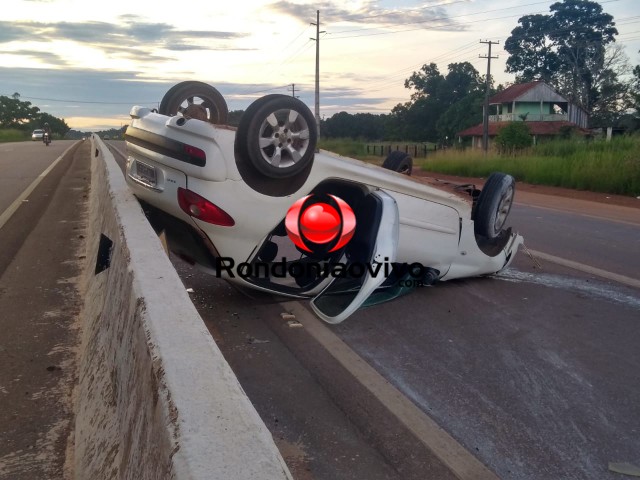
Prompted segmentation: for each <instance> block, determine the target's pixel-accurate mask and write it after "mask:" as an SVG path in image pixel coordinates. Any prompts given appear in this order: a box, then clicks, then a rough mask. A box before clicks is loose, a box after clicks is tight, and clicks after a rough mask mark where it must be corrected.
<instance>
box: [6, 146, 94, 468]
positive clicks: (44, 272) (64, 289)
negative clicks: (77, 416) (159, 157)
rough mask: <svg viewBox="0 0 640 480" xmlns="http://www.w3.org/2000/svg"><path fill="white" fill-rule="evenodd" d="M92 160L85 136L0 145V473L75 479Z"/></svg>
mask: <svg viewBox="0 0 640 480" xmlns="http://www.w3.org/2000/svg"><path fill="white" fill-rule="evenodd" d="M63 152H66V153H65V154H64V156H61V155H62V154H63ZM59 157H61V158H59ZM58 158H59V160H57V159H58ZM89 165H90V152H89V148H88V143H87V144H84V145H83V144H77V143H76V142H72V141H56V142H53V143H52V144H51V145H50V146H49V147H46V146H45V145H43V144H42V143H40V142H34V143H29V142H23V143H5V144H0V220H1V221H0V331H1V332H2V334H1V335H0V363H1V365H2V368H0V478H2V479H7V480H9V479H11V480H22V479H24V480H31V479H40V478H43V479H44V478H46V479H60V478H63V476H64V475H65V472H66V476H64V478H71V475H70V465H68V464H65V460H66V458H67V456H66V452H67V447H68V446H69V445H68V443H67V442H68V439H69V433H70V431H71V425H72V423H71V422H72V419H73V413H72V388H73V386H74V384H75V381H76V375H77V374H76V364H75V358H76V351H77V348H78V345H79V342H80V337H79V331H80V330H79V311H80V308H81V303H82V300H83V299H82V296H81V294H80V292H79V286H78V282H79V276H80V273H81V272H82V269H83V264H84V261H83V258H84V257H83V254H84V229H85V221H86V218H85V210H86V208H85V206H86V201H87V192H88V189H89V181H90V173H89ZM52 166H53V168H51V170H50V171H49V173H48V174H47V175H46V176H42V175H43V174H44V173H45V172H46V171H47V169H49V168H50V167H52ZM38 179H39V180H41V181H40V182H39V183H38V184H37V186H36V185H35V184H34V181H37V180H38ZM30 186H33V187H34V188H33V189H29V188H28V187H30ZM9 213H11V215H9ZM71 445H72V443H71Z"/></svg>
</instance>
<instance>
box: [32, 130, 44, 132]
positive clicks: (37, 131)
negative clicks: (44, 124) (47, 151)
mask: <svg viewBox="0 0 640 480" xmlns="http://www.w3.org/2000/svg"><path fill="white" fill-rule="evenodd" d="M42 132H44V130H34V131H33V133H42Z"/></svg>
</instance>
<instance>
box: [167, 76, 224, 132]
mask: <svg viewBox="0 0 640 480" xmlns="http://www.w3.org/2000/svg"><path fill="white" fill-rule="evenodd" d="M158 111H159V113H161V114H162V115H169V116H176V115H179V116H183V117H186V118H196V119H198V120H202V121H205V122H209V123H213V124H217V125H221V124H225V123H226V122H227V116H228V115H229V110H228V108H227V102H225V100H224V97H223V96H222V95H221V94H220V92H219V91H218V90H216V89H215V88H214V87H212V86H211V85H208V84H206V83H202V82H193V81H188V82H181V83H178V84H177V85H174V86H173V87H171V88H170V89H169V91H168V92H167V93H166V94H165V95H164V97H162V102H160V109H159V110H158Z"/></svg>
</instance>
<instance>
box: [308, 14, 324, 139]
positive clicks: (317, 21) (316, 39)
mask: <svg viewBox="0 0 640 480" xmlns="http://www.w3.org/2000/svg"><path fill="white" fill-rule="evenodd" d="M311 25H315V27H316V38H312V39H311V40H314V41H315V42H316V112H315V113H316V126H317V132H318V139H320V34H321V33H324V31H322V32H321V31H320V10H316V23H312V24H311Z"/></svg>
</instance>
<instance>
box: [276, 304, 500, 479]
mask: <svg viewBox="0 0 640 480" xmlns="http://www.w3.org/2000/svg"><path fill="white" fill-rule="evenodd" d="M281 305H282V307H283V308H284V309H285V311H287V312H291V313H293V314H294V315H295V317H296V319H297V320H298V321H299V322H300V323H302V325H304V328H305V330H306V331H307V332H308V333H309V335H311V336H312V337H313V338H315V339H316V341H318V343H320V345H322V347H323V348H324V349H325V350H326V351H327V352H329V353H330V354H331V355H332V356H333V357H334V358H335V359H336V360H337V361H338V362H339V363H340V364H341V365H342V366H343V367H344V368H345V369H346V370H347V371H348V372H349V373H350V374H351V375H353V376H354V378H355V379H356V380H357V381H358V382H360V384H362V385H363V386H364V387H365V388H366V389H367V390H369V391H370V392H371V393H372V394H373V395H374V396H375V397H376V398H377V399H378V400H379V401H380V402H382V403H383V404H384V406H385V407H386V408H387V409H388V410H389V411H390V412H392V413H393V415H395V417H396V418H397V419H398V420H399V421H400V422H401V423H402V424H403V425H404V426H405V427H406V428H407V429H408V430H410V431H411V432H412V433H413V434H414V435H415V436H416V438H418V439H420V441H421V442H422V443H423V444H424V445H425V447H426V448H427V449H429V450H430V451H431V452H433V454H434V455H436V456H437V457H438V458H439V459H440V460H441V461H442V462H443V463H444V464H445V465H446V466H447V467H448V468H449V469H450V470H451V471H452V472H454V474H455V476H456V477H457V478H459V479H461V480H467V479H468V480H497V479H498V477H497V475H496V474H495V473H493V472H492V471H491V470H489V468H487V467H486V466H485V465H484V464H483V463H482V462H480V460H478V459H477V458H476V457H475V456H473V454H471V453H470V452H469V451H468V450H466V449H465V448H464V447H463V446H462V445H461V444H460V443H458V442H457V441H456V440H455V439H454V438H453V437H452V436H451V435H449V434H448V433H447V432H445V431H444V430H443V429H442V428H441V427H440V426H439V425H438V424H437V423H436V422H434V421H433V419H431V417H429V416H428V415H427V414H426V413H424V412H423V411H422V410H420V409H419V408H418V407H417V406H416V405H415V404H414V403H413V402H412V401H411V400H410V399H409V398H407V397H406V396H405V395H404V394H403V393H402V392H401V391H400V390H398V389H397V388H396V387H395V386H393V385H392V384H391V383H389V381H388V380H387V379H386V378H384V377H383V376H382V375H381V374H380V373H378V372H377V371H376V370H375V369H374V368H373V367H372V366H371V365H369V364H368V363H367V362H366V361H365V360H364V359H363V358H362V357H360V356H359V355H358V354H357V353H356V352H354V351H353V350H352V349H351V347H349V346H348V345H347V344H346V343H345V342H344V341H342V340H341V339H340V338H339V337H338V336H337V335H336V334H335V333H333V332H332V331H331V330H330V329H329V328H327V326H326V325H325V324H324V323H322V321H321V320H319V319H318V318H316V317H315V315H313V314H312V313H311V312H309V311H308V310H307V309H306V308H305V307H304V306H303V305H302V304H301V303H300V302H296V301H291V302H285V303H281Z"/></svg>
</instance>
